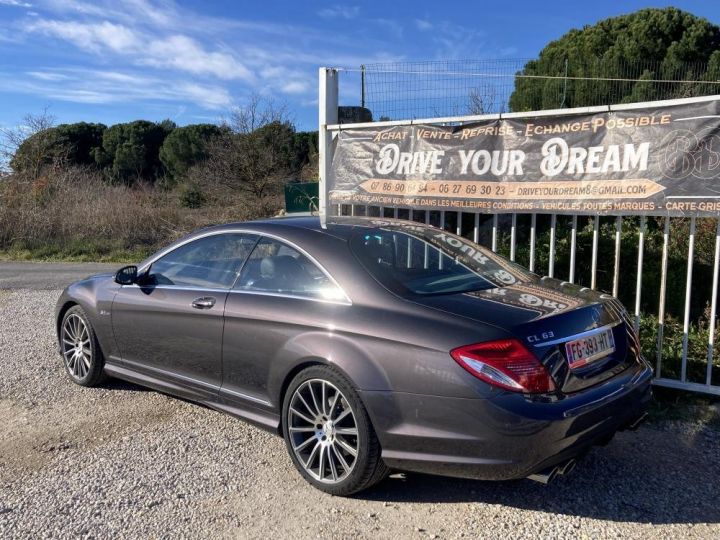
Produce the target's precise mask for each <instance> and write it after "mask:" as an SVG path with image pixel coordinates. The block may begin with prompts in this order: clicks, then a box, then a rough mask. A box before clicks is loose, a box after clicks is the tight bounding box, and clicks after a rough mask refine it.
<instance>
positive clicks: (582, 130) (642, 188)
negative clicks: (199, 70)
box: [327, 99, 720, 216]
mask: <svg viewBox="0 0 720 540" xmlns="http://www.w3.org/2000/svg"><path fill="white" fill-rule="evenodd" d="M333 144H334V145H335V148H334V152H333V158H332V166H331V173H330V175H329V178H328V181H327V190H328V192H327V193H328V202H329V203H330V204H367V205H373V206H409V207H411V208H417V209H430V210H451V211H475V212H489V213H504V212H522V213H529V212H542V213H558V214H593V215H594V214H607V215H671V216H690V215H695V216H720V99H719V100H711V101H704V102H696V103H685V104H677V105H672V104H669V105H667V106H663V107H658V106H655V107H653V108H637V109H635V108H633V109H630V110H622V111H612V112H603V113H598V114H570V115H562V116H541V117H535V118H530V117H528V118H523V119H515V118H514V119H499V120H491V121H485V122H478V123H474V124H463V125H456V126H438V125H420V124H415V125H399V126H390V127H388V126H384V127H377V128H375V127H372V126H369V127H363V128H360V129H348V130H345V129H340V131H339V132H338V134H337V137H336V138H335V141H334V143H333Z"/></svg>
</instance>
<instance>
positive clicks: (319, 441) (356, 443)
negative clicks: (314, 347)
mask: <svg viewBox="0 0 720 540" xmlns="http://www.w3.org/2000/svg"><path fill="white" fill-rule="evenodd" d="M282 419H283V422H282V426H283V437H284V438H285V445H286V446H287V449H288V453H289V454H290V458H291V459H292V461H293V463H294V464H295V467H296V468H297V470H298V471H299V472H300V474H301V475H302V476H303V478H305V480H307V481H308V482H309V483H310V484H312V485H313V486H314V487H316V488H318V489H319V490H321V491H324V492H325V493H329V494H331V495H337V496H341V497H345V496H348V495H352V494H354V493H358V492H360V491H362V490H364V489H367V488H369V487H371V486H372V485H374V484H376V483H378V482H379V481H380V480H382V479H383V478H385V476H387V474H388V472H389V470H388V468H387V467H386V466H385V463H384V462H383V461H382V458H381V457H380V451H381V449H380V443H379V441H378V439H377V436H376V434H375V430H374V429H373V427H372V424H371V422H370V418H369V416H368V414H367V410H366V409H365V407H364V405H363V404H362V402H361V401H360V397H359V396H358V395H357V392H355V390H354V389H353V387H352V385H351V384H350V383H349V382H348V380H347V379H346V378H345V376H343V375H342V374H341V373H340V372H339V371H338V370H337V369H335V368H333V367H331V366H312V367H309V368H307V369H305V370H303V371H301V372H300V373H299V374H298V375H297V376H296V377H295V378H294V379H293V380H292V382H291V383H290V386H289V387H288V390H287V392H286V393H285V399H284V401H283V409H282ZM352 451H354V452H355V455H353V452H352Z"/></svg>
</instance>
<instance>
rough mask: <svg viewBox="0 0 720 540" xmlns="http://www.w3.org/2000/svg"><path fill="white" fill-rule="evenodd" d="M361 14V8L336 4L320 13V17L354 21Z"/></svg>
mask: <svg viewBox="0 0 720 540" xmlns="http://www.w3.org/2000/svg"><path fill="white" fill-rule="evenodd" d="M359 13H360V7H359V6H343V5H340V4H336V5H334V6H330V7H327V8H324V9H321V10H320V11H318V15H320V16H321V17H323V18H325V19H347V20H350V19H354V18H355V17H357V16H358V14H359Z"/></svg>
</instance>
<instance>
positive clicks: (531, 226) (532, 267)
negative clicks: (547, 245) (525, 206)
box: [528, 214, 537, 272]
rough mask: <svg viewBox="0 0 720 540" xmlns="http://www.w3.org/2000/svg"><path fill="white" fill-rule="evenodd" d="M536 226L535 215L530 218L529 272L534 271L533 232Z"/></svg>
mask: <svg viewBox="0 0 720 540" xmlns="http://www.w3.org/2000/svg"><path fill="white" fill-rule="evenodd" d="M536 225H537V214H532V215H531V216H530V266H529V267H528V268H529V270H530V271H531V272H534V271H535V230H536Z"/></svg>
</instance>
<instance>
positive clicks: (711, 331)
mask: <svg viewBox="0 0 720 540" xmlns="http://www.w3.org/2000/svg"><path fill="white" fill-rule="evenodd" d="M718 265H720V219H718V223H717V229H716V231H715V263H714V265H713V284H712V299H711V300H710V320H709V321H708V327H709V328H708V352H707V362H708V363H707V373H706V374H705V384H707V385H710V384H712V368H713V348H714V347H715V314H716V313H717V293H718Z"/></svg>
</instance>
